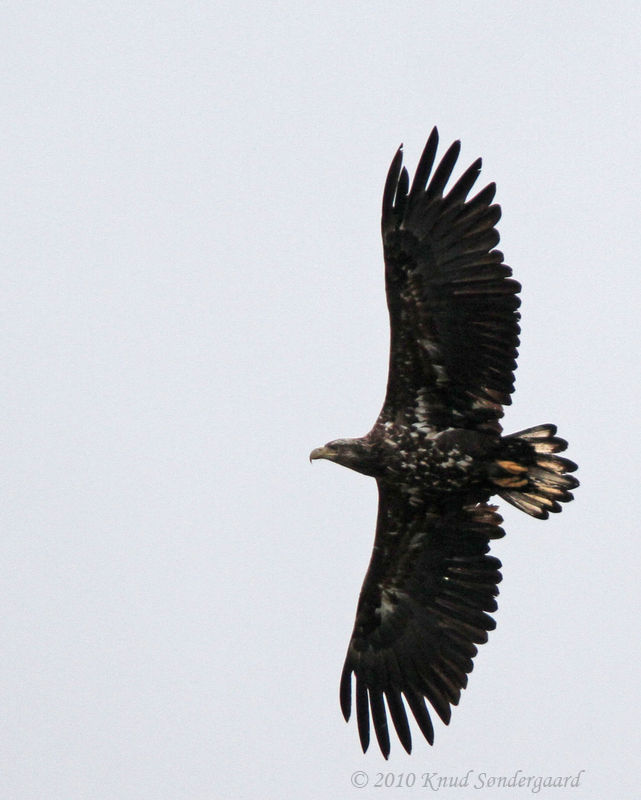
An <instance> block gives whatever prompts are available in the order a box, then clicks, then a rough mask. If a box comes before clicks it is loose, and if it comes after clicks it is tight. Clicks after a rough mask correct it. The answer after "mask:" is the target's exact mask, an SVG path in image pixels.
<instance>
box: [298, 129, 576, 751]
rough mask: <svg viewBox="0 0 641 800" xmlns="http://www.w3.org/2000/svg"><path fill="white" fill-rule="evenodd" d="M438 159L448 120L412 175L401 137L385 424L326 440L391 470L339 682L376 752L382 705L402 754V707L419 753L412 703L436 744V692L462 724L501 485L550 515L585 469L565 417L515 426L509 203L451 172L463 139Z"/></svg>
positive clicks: (515, 303)
mask: <svg viewBox="0 0 641 800" xmlns="http://www.w3.org/2000/svg"><path fill="white" fill-rule="evenodd" d="M460 147H461V145H460V142H459V141H456V142H454V143H453V144H452V145H451V147H450V148H449V149H448V150H447V151H446V152H445V154H444V155H443V157H442V158H441V160H440V162H439V163H438V166H437V167H436V168H435V169H433V167H434V164H435V158H436V152H437V148H438V132H437V130H436V128H434V129H433V130H432V132H431V134H430V136H429V138H428V140H427V144H426V145H425V149H424V150H423V154H422V155H421V158H420V160H419V163H418V166H417V168H416V172H415V175H414V179H413V180H412V183H411V186H410V179H409V174H408V172H407V170H406V169H405V167H404V166H402V161H403V152H402V146H401V147H400V148H399V149H398V151H397V153H396V155H395V156H394V159H393V161H392V164H391V166H390V169H389V172H388V175H387V180H386V182H385V189H384V192H383V212H382V223H381V228H382V234H383V250H384V258H385V285H386V294H387V306H388V309H389V318H390V330H391V337H390V357H389V373H388V382H387V392H386V396H385V401H384V403H383V408H382V410H381V412H380V414H379V416H378V419H377V420H376V422H375V424H374V427H373V428H372V429H371V431H370V432H369V433H368V434H367V435H366V436H363V437H361V438H358V439H336V440H334V441H331V442H328V443H327V444H326V445H324V446H323V447H319V448H317V449H316V450H313V451H312V453H311V454H310V459H321V458H324V459H328V460H330V461H335V462H336V463H337V464H342V465H343V466H345V467H349V468H350V469H354V470H356V471H357V472H360V473H363V474H364V475H370V476H372V477H373V478H375V479H376V483H377V485H378V494H379V502H378V519H377V523H376V536H375V541H374V549H373V553H372V557H371V561H370V564H369V568H368V570H367V574H366V576H365V580H364V583H363V587H362V589H361V593H360V597H359V601H358V608H357V612H356V621H355V624H354V630H353V632H352V636H351V639H350V642H349V646H348V649H347V657H346V660H345V666H344V668H343V672H342V677H341V683H340V703H341V708H342V712H343V716H344V717H345V720H349V717H350V713H351V707H352V674H353V675H354V689H355V705H356V718H357V721H358V731H359V736H360V742H361V746H362V749H363V751H365V750H367V747H368V745H369V740H370V720H371V723H372V724H373V728H374V732H375V734H376V738H377V740H378V744H379V746H380V749H381V752H382V753H383V755H384V756H385V758H387V757H388V755H389V752H390V731H389V726H388V715H389V717H391V720H392V722H393V724H394V728H395V729H396V733H397V735H398V738H399V740H400V742H401V744H402V745H403V747H404V748H405V750H407V752H408V753H409V752H411V748H412V739H411V733H410V726H409V722H408V715H407V708H408V707H409V709H410V710H411V712H412V714H413V716H414V718H415V719H416V722H417V724H418V727H419V728H420V730H421V731H422V733H423V735H424V736H425V738H426V739H427V741H428V742H429V743H430V744H433V742H434V728H433V725H432V720H431V718H430V712H429V711H428V707H427V705H426V702H425V701H426V700H427V701H428V702H429V704H430V705H431V707H432V709H433V710H434V711H435V712H436V714H437V715H438V716H439V717H440V718H441V720H442V721H443V722H444V723H445V724H448V723H449V721H450V714H451V706H452V705H457V704H458V702H459V698H460V695H461V690H462V689H464V688H465V687H466V685H467V676H468V673H469V672H471V670H472V667H473V663H472V659H473V658H474V656H475V655H476V653H477V647H476V645H477V644H481V643H483V642H485V641H487V635H488V631H490V630H493V629H494V627H495V622H494V620H493V618H492V617H491V616H490V615H489V613H488V612H490V613H491V612H493V611H495V610H496V608H497V603H496V596H497V595H498V583H499V582H500V581H501V573H500V572H499V569H500V567H501V562H500V561H499V560H498V559H497V558H495V557H493V556H491V555H488V551H489V542H490V540H491V539H498V538H500V537H501V536H504V533H505V532H504V530H503V529H502V528H501V523H502V522H503V520H502V518H501V517H500V516H499V514H498V513H497V507H496V506H495V505H489V504H488V501H489V500H490V498H491V496H492V495H499V496H500V497H502V498H503V499H504V500H506V501H507V502H508V503H511V504H512V505H514V506H516V507H517V508H519V509H521V510H522V511H525V512H526V513H527V514H530V515H532V516H533V517H537V518H539V519H546V518H547V517H548V514H549V512H557V511H560V510H561V505H560V504H561V503H566V502H568V501H569V500H571V499H572V494H571V490H572V489H574V488H575V487H576V486H578V481H577V480H576V478H575V477H573V476H572V475H570V474H569V473H571V472H574V471H575V470H576V468H577V467H576V464H574V463H573V462H572V461H570V460H569V459H567V458H563V457H562V456H559V455H557V454H558V453H559V452H561V451H563V450H565V448H566V447H567V442H565V441H564V440H563V439H561V438H560V437H558V436H557V435H556V427H555V426H554V425H549V424H546V425H538V426H536V427H533V428H527V429H526V430H522V431H519V432H518V433H512V434H510V435H506V436H504V435H503V434H502V428H501V423H500V419H501V417H502V416H503V406H505V405H508V404H509V403H510V402H511V398H510V396H511V394H512V392H513V390H514V370H515V369H516V357H517V354H518V353H517V346H518V344H519V338H518V337H519V331H520V329H519V324H518V321H519V317H520V315H519V312H518V311H517V309H518V307H519V305H520V301H519V298H518V296H517V295H518V293H519V291H520V289H521V287H520V285H519V283H517V281H515V280H514V279H513V278H512V277H511V275H512V270H511V269H510V267H508V266H507V265H506V264H505V263H504V261H503V254H502V253H501V252H500V251H499V250H496V249H495V248H496V245H497V244H498V242H499V234H498V232H497V230H496V227H495V226H496V223H497V222H498V221H499V218H500V216H501V209H500V206H499V205H497V204H495V203H493V199H494V195H495V191H496V186H495V184H494V183H490V184H489V185H488V186H486V187H485V188H484V189H482V190H481V191H480V192H478V194H476V195H475V196H473V197H472V198H470V199H468V195H469V193H470V190H471V189H472V187H473V185H474V183H475V182H476V179H477V177H478V175H479V172H480V169H481V159H480V158H479V159H477V160H476V161H475V162H474V163H473V164H472V165H471V166H470V167H468V169H466V170H465V171H464V172H463V174H462V175H461V176H460V177H459V178H458V180H456V181H455V182H454V183H453V185H452V186H450V187H449V188H446V187H447V184H448V182H449V181H450V178H451V175H452V171H453V170H454V167H455V164H456V162H457V159H458V156H459V152H460Z"/></svg>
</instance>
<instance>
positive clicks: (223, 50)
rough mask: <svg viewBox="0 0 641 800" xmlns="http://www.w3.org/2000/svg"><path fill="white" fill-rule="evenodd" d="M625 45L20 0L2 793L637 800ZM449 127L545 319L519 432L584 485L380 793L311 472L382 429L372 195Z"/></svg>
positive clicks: (375, 201)
mask: <svg viewBox="0 0 641 800" xmlns="http://www.w3.org/2000/svg"><path fill="white" fill-rule="evenodd" d="M639 15H640V11H639V5H638V3H636V2H618V3H615V4H612V3H605V2H588V3H586V2H580V3H579V2H566V3H557V2H545V1H544V2H537V3H531V4H525V3H521V2H486V3H472V2H468V3H463V2H447V3H446V2H427V1H424V2H410V3H401V4H398V3H383V2H377V1H376V2H368V3H359V2H352V3H344V2H336V1H335V0H329V1H328V0H324V2H322V3H310V2H302V3H301V2H278V3H246V2H236V3H218V4H212V3H203V2H193V3H185V2H180V3H178V2H162V3H148V2H138V3H136V4H129V3H122V2H118V1H117V0H116V1H115V2H114V1H113V0H112V1H111V2H109V3H90V4H87V3H80V2H66V3H61V4H48V3H47V4H45V3H42V2H41V3H38V2H35V3H30V2H21V3H15V2H9V3H6V4H4V7H3V10H2V12H1V16H2V25H3V30H4V34H5V35H4V37H3V47H2V49H1V52H0V59H1V60H2V74H3V76H4V82H3V88H2V107H3V113H2V118H1V120H0V129H1V135H2V146H1V147H0V159H1V160H2V175H3V178H4V181H3V183H4V186H5V191H4V192H3V200H2V203H3V207H2V213H1V215H0V219H1V226H2V240H3V241H2V249H1V252H2V260H3V270H2V282H3V287H2V291H1V293H0V294H1V297H2V304H3V308H2V314H1V316H0V318H1V319H2V324H3V327H4V332H5V336H4V337H3V340H2V343H3V344H2V346H3V364H4V367H3V376H4V384H5V388H4V391H3V396H4V401H5V406H4V412H3V431H2V442H3V444H2V453H3V466H4V470H3V476H4V477H3V489H2V497H3V501H2V516H3V519H2V525H1V530H2V535H1V536H0V549H1V552H0V578H1V583H0V587H1V588H0V593H1V596H2V607H3V614H2V617H3V623H2V626H1V635H0V653H1V654H2V656H1V662H2V666H1V673H0V691H1V694H0V713H1V717H2V728H1V737H2V741H1V745H2V746H1V747H0V795H1V796H2V797H7V798H11V799H12V800H32V798H36V797H46V798H47V800H89V799H92V800H93V798H95V799H96V800H111V798H118V799H119V800H120V798H123V797H132V798H133V797H135V798H136V799H137V800H165V799H166V800H210V799H211V800H213V799H214V798H219V797H230V798H231V797H233V798H235V799H236V800H244V798H255V797H266V798H276V797H278V798H285V800H289V798H300V797H304V798H319V799H320V798H328V797H351V796H355V797H359V798H368V797H378V796H379V794H381V790H380V789H379V790H376V789H375V788H373V783H374V782H375V780H376V777H375V776H376V773H377V772H381V771H383V772H392V773H394V774H395V775H396V774H398V773H401V772H402V773H408V772H412V773H414V774H416V775H417V776H418V777H417V780H418V781H419V782H420V776H421V775H423V774H424V773H425V772H437V773H439V774H440V775H463V774H464V773H465V772H467V771H468V770H474V774H475V776H478V775H479V774H480V773H487V775H488V776H489V775H508V776H509V775H512V774H513V773H514V772H515V771H516V770H517V769H520V770H523V772H524V774H526V775H541V776H546V775H553V776H556V775H570V774H572V775H574V774H576V773H577V772H578V771H579V770H581V769H585V770H586V773H585V774H584V775H583V777H582V780H581V785H580V787H579V788H577V789H566V790H562V789H556V790H553V789H549V790H547V793H545V792H542V793H541V796H543V794H545V796H546V797H547V796H549V797H557V796H567V797H572V798H579V800H586V799H588V798H589V799H590V800H591V799H592V798H603V797H604V796H606V795H608V794H612V793H613V792H614V794H615V795H616V796H617V797H621V798H627V797H633V796H636V794H637V792H638V782H639V779H638V774H637V769H636V766H635V765H636V763H637V761H636V756H637V754H638V748H639V735H638V729H639V726H638V707H639V701H640V699H641V698H640V696H639V688H638V683H639V680H638V679H639V656H640V653H639V644H638V643H639V632H638V631H639V624H638V614H637V609H638V607H639V601H640V599H641V598H640V593H639V588H638V563H639V562H638V554H639V546H638V541H639V529H638V509H637V505H636V501H637V498H638V494H639V478H638V476H639V471H640V467H641V464H639V435H638V412H639V409H638V393H639V376H638V364H639V341H640V338H641V331H640V329H639V322H638V314H639V311H638V310H639V302H640V300H641V298H640V297H639V277H638V275H639V263H638V258H639V256H638V254H639V252H640V250H641V242H640V241H639V239H640V237H639V216H638V214H639V193H638V186H639V179H640V177H641V176H640V175H639V163H640V162H641V148H640V145H639V117H640V114H639V110H640V104H639V74H640V73H639V66H640V64H639V57H638V43H639V29H640V24H639V23H640V19H639ZM434 124H438V126H439V129H440V133H441V139H442V143H443V145H447V144H449V143H450V142H451V141H452V140H453V139H455V138H461V139H462V142H463V154H462V158H461V162H460V168H461V169H462V168H464V167H465V166H467V165H468V164H469V163H471V161H472V160H473V159H474V158H476V157H477V156H478V155H481V156H483V159H484V168H483V174H482V179H481V180H484V181H485V183H487V182H489V181H491V180H495V181H496V182H497V184H498V201H499V202H500V203H501V205H502V207H503V219H502V220H501V223H500V226H499V228H500V232H501V235H502V243H501V248H502V249H503V250H504V252H505V255H506V261H507V263H509V264H511V265H512V266H513V267H514V270H515V274H516V277H517V278H518V279H519V280H520V281H521V282H522V283H523V287H524V288H523V308H522V311H523V337H522V347H521V357H520V361H519V369H518V373H517V391H516V396H515V401H514V407H513V408H512V409H510V410H509V411H508V414H507V416H506V422H505V427H506V429H508V430H516V429H519V428H522V427H526V426H529V425H534V424H537V423H542V422H556V423H557V424H558V425H559V431H560V433H561V435H563V436H564V437H566V438H567V439H569V440H570V443H571V449H570V451H569V455H570V457H571V458H574V459H575V460H577V461H578V462H579V464H580V472H579V477H580V479H581V482H582V486H581V488H580V489H579V490H578V491H577V499H576V502H575V503H572V504H571V505H570V506H566V507H565V509H564V511H563V513H562V514H561V515H560V516H556V517H554V518H552V519H550V520H549V521H548V522H546V523H541V522H539V521H537V520H534V519H530V518H528V517H526V515H524V514H522V513H520V512H517V511H515V510H513V509H511V508H503V509H502V511H503V512H504V517H505V520H506V525H505V527H506V529H507V532H508V535H507V537H506V538H505V539H504V540H502V541H500V542H498V543H496V545H495V546H494V549H493V552H494V553H495V554H496V555H498V556H499V557H500V558H501V560H502V561H503V564H504V569H503V574H504V581H503V583H502V585H501V596H500V598H499V602H500V608H499V611H498V613H497V615H496V619H497V622H498V627H497V630H496V631H495V632H494V633H493V634H492V635H491V638H490V642H489V643H488V645H486V646H484V647H482V648H481V650H480V653H479V656H478V657H477V659H476V665H475V669H474V672H473V673H472V675H471V677H470V683H469V687H468V689H467V690H466V692H464V694H463V697H462V700H461V704H460V706H459V708H458V709H455V710H454V713H453V718H452V722H451V724H450V726H449V727H447V728H446V727H444V726H443V725H441V724H440V723H437V724H436V745H435V747H434V748H430V747H429V746H427V745H426V744H424V743H423V742H422V741H420V739H419V736H415V740H416V744H415V753H414V755H412V756H411V757H410V756H407V755H406V754H405V753H404V752H403V751H402V748H401V747H400V745H399V744H398V743H397V742H394V743H393V745H392V756H391V758H390V761H389V762H388V763H387V764H386V763H385V762H384V761H383V760H382V758H381V756H380V754H379V753H378V752H377V750H376V747H375V746H374V747H372V748H371V752H369V753H368V754H367V755H366V756H363V755H362V754H361V752H360V747H359V744H358V735H357V731H356V725H355V723H354V722H353V723H352V724H350V725H345V723H344V722H343V720H342V717H341V715H340V710H339V706H338V681H339V676H340V670H341V667H342V662H343V657H344V654H345V650H346V647H347V642H348V638H349V634H350V631H351V627H352V623H353V615H354V611H355V607H356V600H357V596H358V591H359V588H360V584H361V581H362V578H363V575H364V572H365V568H366V566H367V562H368V560H369V555H370V549H371V544H372V539H373V532H374V520H375V514H376V492H375V485H374V483H373V481H371V480H369V479H366V478H363V477H362V476H359V475H357V474H355V473H354V474H353V473H350V472H349V471H347V470H344V469H340V468H338V467H336V466H335V465H332V464H327V463H318V464H315V465H314V466H310V464H309V463H308V462H307V456H308V453H309V451H310V450H311V449H312V448H313V447H315V446H318V445H320V444H322V443H324V442H325V441H327V440H328V439H331V438H336V437H338V436H349V435H360V434H363V433H365V432H366V431H367V430H368V429H369V427H370V426H371V424H372V422H373V420H374V418H375V416H376V414H377V413H378V410H379V407H380V405H381V402H382V399H383V394H384V389H385V379H386V369H387V337H388V330H387V317H386V310H385V300H384V291H383V275H382V258H381V246H380V239H379V209H380V199H381V192H382V187H383V181H384V177H385V174H386V170H387V168H388V165H389V162H390V160H391V158H392V156H393V154H394V151H395V150H396V148H397V146H398V145H399V143H400V142H401V141H403V142H404V143H405V153H406V164H407V165H408V167H409V169H410V172H411V171H413V168H414V166H415V164H416V160H417V158H418V155H419V153H420V150H421V148H422V146H423V144H424V141H425V139H426V137H427V135H428V133H429V130H430V128H431V127H432V125H434ZM479 185H484V183H482V184H479ZM356 770H364V771H366V772H367V773H368V776H369V778H370V785H369V786H368V787H367V788H365V789H355V788H353V787H352V786H351V784H350V776H351V775H352V773H353V772H354V771H356ZM443 791H444V792H445V794H444V796H446V797H448V796H455V797H461V796H462V794H463V792H462V790H458V791H457V790H455V789H450V790H443ZM448 791H449V794H448ZM470 794H473V796H475V794H476V793H472V792H471V791H470V792H469V793H468V794H467V796H469V795H470ZM508 794H509V797H510V798H518V797H526V796H530V795H531V791H528V790H527V789H511V790H509V792H508V791H507V790H505V791H504V792H499V791H498V790H496V792H492V791H491V790H489V789H487V788H486V789H485V790H484V791H480V792H479V795H480V796H481V797H491V798H494V797H497V796H500V797H503V796H504V795H505V796H507V795H508ZM424 795H425V790H423V791H421V789H420V788H418V787H417V788H414V789H413V790H411V789H393V788H388V789H386V790H385V796H386V797H418V796H424Z"/></svg>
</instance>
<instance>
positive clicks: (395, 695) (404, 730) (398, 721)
mask: <svg viewBox="0 0 641 800" xmlns="http://www.w3.org/2000/svg"><path fill="white" fill-rule="evenodd" d="M385 697H386V699H387V706H388V708H389V711H390V716H391V717H392V722H393V723H394V728H395V729H396V733H397V735H398V738H399V740H400V742H401V744H402V745H403V747H404V748H405V750H406V751H407V752H408V753H411V752H412V733H411V731H410V725H409V722H408V721H407V713H406V711H405V706H404V705H403V700H402V698H401V693H400V692H399V691H398V689H388V690H386V692H385Z"/></svg>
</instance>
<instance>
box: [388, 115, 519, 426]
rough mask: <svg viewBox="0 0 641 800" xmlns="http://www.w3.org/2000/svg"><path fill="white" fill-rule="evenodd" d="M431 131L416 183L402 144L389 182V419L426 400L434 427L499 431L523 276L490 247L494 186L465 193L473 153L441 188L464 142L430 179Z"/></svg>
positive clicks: (426, 415)
mask: <svg viewBox="0 0 641 800" xmlns="http://www.w3.org/2000/svg"><path fill="white" fill-rule="evenodd" d="M437 145H438V133H437V130H436V128H434V130H433V131H432V133H431V135H430V137H429V139H428V141H427V144H426V146H425V150H424V151H423V155H422V156H421V159H420V161H419V164H418V167H417V168H416V174H415V176H414V180H413V182H412V186H411V188H410V185H409V175H408V173H407V170H406V169H405V167H402V166H401V165H402V160H403V154H402V149H401V148H399V150H398V152H397V153H396V156H395V158H394V160H393V161H392V165H391V167H390V170H389V173H388V175H387V181H386V183H385V191H384V194H383V216H382V233H383V246H384V254H385V278H386V289H387V304H388V308H389V313H390V323H391V348H390V366H389V378H388V386H387V396H386V399H385V405H384V407H383V411H382V412H381V415H382V418H383V419H384V420H388V419H396V418H398V415H399V414H401V413H405V414H408V413H411V411H412V410H413V409H417V408H420V409H421V412H422V416H423V419H422V421H423V422H425V423H427V424H428V425H430V426H432V427H448V426H450V425H453V426H455V427H486V428H491V429H494V430H500V425H499V423H498V421H497V420H498V419H499V418H500V417H501V416H502V413H503V410H502V408H501V406H502V405H505V404H508V403H509V402H510V394H511V392H512V391H513V389H514V375H513V371H514V369H515V368H516V360H515V359H516V356H517V349H516V348H517V346H518V343H519V339H518V334H519V326H518V319H519V314H518V312H517V311H516V309H517V308H518V306H519V304H520V301H519V299H518V297H517V296H516V295H517V293H518V292H519V290H520V288H521V287H520V285H519V284H518V283H517V282H516V281H515V280H512V279H510V277H509V276H510V275H511V274H512V270H511V269H510V267H508V266H506V265H505V264H504V263H503V254H502V253H501V252H500V251H498V250H494V249H493V248H494V247H495V246H496V245H497V244H498V241H499V234H498V232H497V230H496V228H495V227H494V226H495V225H496V223H497V222H498V220H499V218H500V216H501V208H500V206H498V205H495V204H494V205H493V204H492V200H493V198H494V193H495V190H496V187H495V185H494V184H493V183H491V184H489V185H488V186H486V187H485V188H484V189H483V190H482V191H481V192H479V193H478V194H477V195H476V196H475V197H473V198H472V199H470V200H467V199H466V198H467V195H468V193H469V192H470V189H471V188H472V186H473V184H474V183H475V181H476V179H477V177H478V174H479V172H480V169H481V159H480V158H479V159H477V160H476V161H475V162H474V163H473V164H472V165H471V166H470V167H469V168H468V169H467V170H465V172H464V173H463V174H462V175H461V177H460V178H459V179H458V180H457V181H456V183H455V184H454V185H453V186H452V187H451V188H450V189H449V190H448V191H447V193H445V185H446V184H447V182H448V180H449V178H450V176H451V174H452V170H453V169H454V166H455V164H456V160H457V158H458V155H459V151H460V142H458V141H457V142H454V144H453V145H452V146H451V147H450V148H449V150H448V151H447V152H446V153H445V155H444V156H443V158H442V159H441V162H440V163H439V165H438V167H437V168H436V170H435V171H434V173H433V174H432V176H431V178H430V173H431V171H432V167H433V165H434V159H435V156H436V149H437Z"/></svg>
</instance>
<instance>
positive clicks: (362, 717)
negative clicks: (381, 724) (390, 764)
mask: <svg viewBox="0 0 641 800" xmlns="http://www.w3.org/2000/svg"><path fill="white" fill-rule="evenodd" d="M356 719H357V721H358V737H359V739H360V740H361V747H362V748H363V752H364V753H365V752H366V751H367V748H368V747H369V704H368V702H367V685H366V683H365V682H364V681H363V680H361V679H360V678H359V677H358V676H356Z"/></svg>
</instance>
